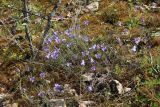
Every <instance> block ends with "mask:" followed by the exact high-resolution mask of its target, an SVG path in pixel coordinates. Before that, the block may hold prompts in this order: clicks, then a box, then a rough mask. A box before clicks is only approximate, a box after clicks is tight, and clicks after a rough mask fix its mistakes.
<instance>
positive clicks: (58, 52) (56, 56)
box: [50, 49, 60, 59]
mask: <svg viewBox="0 0 160 107" xmlns="http://www.w3.org/2000/svg"><path fill="white" fill-rule="evenodd" d="M59 54H60V49H55V50H54V51H53V52H52V53H51V55H50V57H51V58H53V59H57V58H58V57H59Z"/></svg>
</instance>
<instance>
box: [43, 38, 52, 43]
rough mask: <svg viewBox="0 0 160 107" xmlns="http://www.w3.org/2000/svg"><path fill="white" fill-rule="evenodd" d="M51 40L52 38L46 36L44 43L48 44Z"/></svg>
mask: <svg viewBox="0 0 160 107" xmlns="http://www.w3.org/2000/svg"><path fill="white" fill-rule="evenodd" d="M52 40H53V39H52V38H47V39H46V40H45V43H46V44H50V43H51V42H52Z"/></svg>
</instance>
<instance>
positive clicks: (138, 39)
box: [134, 37, 141, 45]
mask: <svg viewBox="0 0 160 107" xmlns="http://www.w3.org/2000/svg"><path fill="white" fill-rule="evenodd" d="M140 41H141V38H140V37H137V38H134V42H135V43H136V44H137V45H138V44H139V42H140Z"/></svg>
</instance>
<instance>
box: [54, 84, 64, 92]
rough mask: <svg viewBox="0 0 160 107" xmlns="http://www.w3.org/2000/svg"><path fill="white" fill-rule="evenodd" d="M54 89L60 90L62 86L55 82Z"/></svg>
mask: <svg viewBox="0 0 160 107" xmlns="http://www.w3.org/2000/svg"><path fill="white" fill-rule="evenodd" d="M54 90H55V91H58V92H60V91H62V86H61V85H59V84H54Z"/></svg>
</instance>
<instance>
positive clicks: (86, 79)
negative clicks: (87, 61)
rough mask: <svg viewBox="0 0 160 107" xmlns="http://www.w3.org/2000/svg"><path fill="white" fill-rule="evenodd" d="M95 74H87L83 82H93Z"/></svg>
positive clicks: (84, 75)
mask: <svg viewBox="0 0 160 107" xmlns="http://www.w3.org/2000/svg"><path fill="white" fill-rule="evenodd" d="M93 76H94V73H86V74H83V75H82V78H83V81H85V82H90V81H92V80H93Z"/></svg>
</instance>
